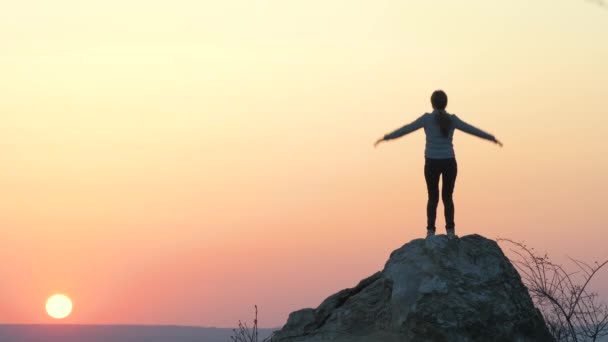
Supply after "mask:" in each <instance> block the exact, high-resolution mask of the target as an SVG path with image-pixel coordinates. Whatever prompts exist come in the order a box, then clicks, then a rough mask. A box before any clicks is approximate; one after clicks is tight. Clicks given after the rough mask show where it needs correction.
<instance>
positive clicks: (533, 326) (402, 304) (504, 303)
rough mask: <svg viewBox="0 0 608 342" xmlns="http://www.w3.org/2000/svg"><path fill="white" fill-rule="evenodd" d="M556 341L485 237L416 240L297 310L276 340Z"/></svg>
mask: <svg viewBox="0 0 608 342" xmlns="http://www.w3.org/2000/svg"><path fill="white" fill-rule="evenodd" d="M324 341H333V342H364V341H365V342H367V341H369V342H381V341H387V342H392V341H395V342H397V341H399V342H403V341H437V342H440V341H449V342H452V341H454V342H460V341H462V342H465V341H483V342H487V341H496V342H498V341H505V342H519V341H521V342H524V341H525V342H527V341H530V342H542V341H553V339H552V337H551V335H550V333H549V331H548V330H547V327H546V325H545V322H544V320H543V318H542V316H541V314H540V312H539V311H538V310H537V309H536V308H535V307H534V305H533V303H532V300H531V299H530V296H529V294H528V291H527V289H526V288H525V286H524V285H523V284H522V282H521V278H520V276H519V274H518V273H517V271H516V270H515V268H514V267H513V265H512V264H511V263H510V262H509V260H508V259H507V258H506V257H505V255H504V254H503V252H502V250H501V249H500V247H499V246H498V244H496V242H494V241H492V240H489V239H486V238H484V237H482V236H479V235H468V236H465V237H462V238H460V239H455V240H448V239H447V237H446V236H445V235H439V236H435V237H433V238H430V239H417V240H413V241H411V242H409V243H407V244H405V245H404V246H402V247H401V248H399V249H397V250H395V251H393V253H391V255H390V258H389V260H388V261H387V262H386V264H385V266H384V270H382V271H381V272H377V273H376V274H374V275H372V276H370V277H368V278H366V279H363V280H361V282H359V284H358V285H357V286H355V287H354V288H350V289H344V290H342V291H340V292H338V293H336V294H334V295H332V296H330V297H329V298H327V299H326V300H324V301H323V303H321V305H319V307H318V308H316V309H302V310H299V311H295V312H292V313H291V314H290V315H289V318H288V320H287V323H286V324H285V326H284V327H283V328H282V329H280V330H278V331H276V332H275V334H274V336H273V338H272V342H324Z"/></svg>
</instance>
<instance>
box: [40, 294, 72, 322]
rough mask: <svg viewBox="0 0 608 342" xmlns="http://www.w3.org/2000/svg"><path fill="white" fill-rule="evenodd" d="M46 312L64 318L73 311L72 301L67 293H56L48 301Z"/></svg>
mask: <svg viewBox="0 0 608 342" xmlns="http://www.w3.org/2000/svg"><path fill="white" fill-rule="evenodd" d="M46 312H47V313H48V314H49V316H51V317H53V318H56V319H62V318H66V317H68V316H69V314H70V313H71V312H72V301H71V300H70V298H68V297H67V296H65V295H61V294H58V295H54V296H51V297H50V298H49V299H48V300H47V301H46Z"/></svg>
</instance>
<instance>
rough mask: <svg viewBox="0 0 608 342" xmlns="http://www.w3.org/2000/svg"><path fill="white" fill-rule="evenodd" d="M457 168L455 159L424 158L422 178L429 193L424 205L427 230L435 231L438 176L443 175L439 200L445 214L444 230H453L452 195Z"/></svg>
mask: <svg viewBox="0 0 608 342" xmlns="http://www.w3.org/2000/svg"><path fill="white" fill-rule="evenodd" d="M457 172H458V166H457V164H456V159H455V158H450V159H431V158H426V162H425V164H424V178H425V179H426V188H427V190H428V193H429V201H428V203H427V205H426V217H427V226H426V228H427V229H430V230H433V231H434V230H435V219H436V217H437V205H438V204H439V176H440V175H443V177H442V178H443V186H442V189H441V199H442V200H443V207H444V213H445V228H446V229H454V201H453V200H452V193H453V192H454V184H455V183H456V173H457Z"/></svg>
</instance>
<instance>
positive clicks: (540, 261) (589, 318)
mask: <svg viewBox="0 0 608 342" xmlns="http://www.w3.org/2000/svg"><path fill="white" fill-rule="evenodd" d="M497 241H498V242H506V243H508V244H510V246H511V248H510V250H511V251H512V252H513V253H514V254H515V255H516V256H515V257H514V258H515V259H512V260H511V262H512V263H513V264H514V265H515V267H516V268H517V270H518V271H519V273H520V275H521V277H522V280H523V282H524V284H525V285H526V287H527V288H528V291H529V293H530V296H531V297H532V300H533V301H534V304H535V305H536V306H537V307H538V308H539V309H540V311H541V312H542V314H543V316H544V318H545V321H546V323H547V326H548V327H549V330H550V332H551V334H552V335H553V337H554V338H555V340H556V341H558V342H583V341H598V340H599V339H600V338H601V337H603V336H607V335H608V305H607V304H606V302H603V301H600V299H599V296H598V294H597V293H596V292H591V291H590V290H589V288H588V287H589V284H590V283H591V280H592V279H593V277H594V276H595V275H596V274H597V273H598V272H599V271H600V270H601V269H602V268H603V267H604V266H606V264H608V260H606V261H604V262H601V263H600V262H594V263H593V264H588V263H585V262H583V261H580V260H576V259H572V258H570V260H571V261H572V262H573V263H574V265H575V266H576V268H577V269H578V270H577V271H575V272H568V271H566V270H565V269H564V268H563V267H562V266H561V265H558V264H555V263H553V262H552V261H551V260H550V259H549V257H548V255H547V254H544V255H541V254H539V253H538V252H536V251H535V250H534V248H531V247H528V246H526V245H525V244H523V243H521V242H515V241H512V240H509V239H497Z"/></svg>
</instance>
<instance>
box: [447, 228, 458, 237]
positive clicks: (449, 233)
mask: <svg viewBox="0 0 608 342" xmlns="http://www.w3.org/2000/svg"><path fill="white" fill-rule="evenodd" d="M447 233H448V234H447V235H448V240H454V239H456V238H457V237H458V236H456V234H455V233H454V228H452V229H447Z"/></svg>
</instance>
